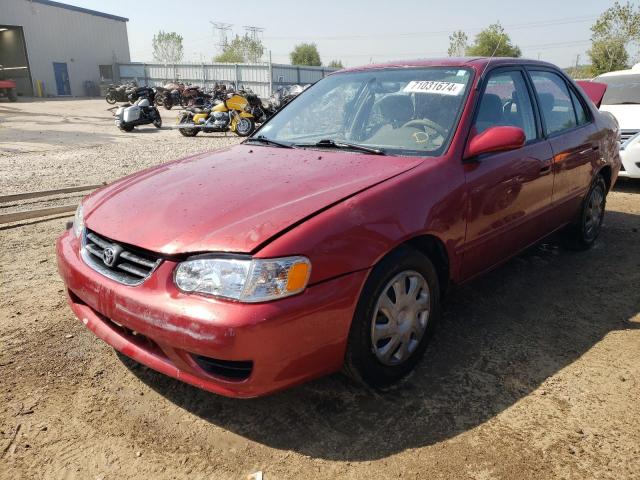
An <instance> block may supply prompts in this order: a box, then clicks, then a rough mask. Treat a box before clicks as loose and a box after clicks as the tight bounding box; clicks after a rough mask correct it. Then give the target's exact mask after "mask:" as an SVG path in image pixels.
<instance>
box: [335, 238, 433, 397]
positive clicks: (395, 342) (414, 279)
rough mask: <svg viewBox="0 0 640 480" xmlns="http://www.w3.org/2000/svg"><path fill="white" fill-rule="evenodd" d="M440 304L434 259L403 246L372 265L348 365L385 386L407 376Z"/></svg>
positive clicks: (351, 373) (355, 322) (346, 367)
mask: <svg viewBox="0 0 640 480" xmlns="http://www.w3.org/2000/svg"><path fill="white" fill-rule="evenodd" d="M439 308H440V287H439V284H438V275H437V274H436V270H435V268H434V266H433V264H432V263H431V261H430V260H429V259H428V258H427V257H426V256H424V255H423V254H421V253H420V252H418V251H417V250H414V249H412V248H409V247H401V248H399V249H397V250H395V251H394V252H392V253H391V254H389V255H388V256H387V257H385V258H384V259H383V260H382V261H380V263H379V264H378V265H376V266H375V267H374V269H373V270H372V271H371V274H370V275H369V278H368V279H367V282H366V283H365V286H364V289H363V290H362V294H361V295H360V300H359V301H358V305H357V307H356V313H355V315H354V318H353V322H352V324H351V330H350V332H349V340H348V344H347V353H346V355H345V365H344V370H345V373H347V375H349V376H350V377H352V378H354V379H355V380H357V381H360V382H362V383H365V384H366V385H369V386H371V387H374V388H384V387H387V386H390V385H391V384H393V383H395V382H397V381H398V380H400V379H401V378H403V377H404V376H406V375H407V374H408V373H409V372H411V370H413V368H414V367H415V366H416V364H417V363H418V362H419V360H420V358H421V357H422V356H423V354H424V351H425V349H426V346H427V343H428V340H429V337H430V335H431V332H432V329H433V325H434V323H435V321H436V320H437V318H438V315H439Z"/></svg>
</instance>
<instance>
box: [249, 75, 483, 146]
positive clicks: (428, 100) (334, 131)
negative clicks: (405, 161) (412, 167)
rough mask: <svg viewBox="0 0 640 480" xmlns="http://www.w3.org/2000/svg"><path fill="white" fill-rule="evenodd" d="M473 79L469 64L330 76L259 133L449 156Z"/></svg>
mask: <svg viewBox="0 0 640 480" xmlns="http://www.w3.org/2000/svg"><path fill="white" fill-rule="evenodd" d="M470 80H471V71H470V70H469V69H467V68H444V67H431V68H393V69H376V70H367V71H361V72H351V73H338V74H334V75H330V76H329V77H327V78H325V79H323V80H321V81H320V82H318V83H316V84H315V85H313V86H312V87H310V88H309V89H308V90H307V91H305V92H304V93H302V94H301V95H300V97H299V98H297V99H296V100H295V101H294V102H292V103H290V104H289V105H287V106H286V107H285V108H284V109H283V110H282V111H281V112H280V113H278V115H276V116H275V117H273V118H272V119H271V120H270V121H269V122H268V123H267V124H265V125H264V126H263V127H262V128H261V129H260V131H259V133H258V134H257V136H260V137H262V138H263V139H266V140H272V141H277V142H280V143H286V144H288V145H292V146H297V147H303V148H341V149H345V150H353V151H362V152H363V153H366V150H367V149H369V150H371V149H375V150H377V151H378V152H377V153H386V154H396V155H421V156H435V155H441V154H442V153H443V152H444V151H445V150H446V148H447V146H448V144H449V141H450V139H451V137H452V135H453V132H454V131H455V128H456V125H457V122H458V118H459V116H460V111H461V109H462V106H463V104H464V99H465V98H466V93H467V91H468V87H469V84H470ZM265 144H266V143H265ZM359 147H366V148H359Z"/></svg>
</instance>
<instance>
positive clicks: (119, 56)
mask: <svg viewBox="0 0 640 480" xmlns="http://www.w3.org/2000/svg"><path fill="white" fill-rule="evenodd" d="M127 21H128V19H127V18H123V17H118V16H115V15H110V14H107V13H102V12H96V11H94V10H88V9H86V8H80V7H75V6H72V5H66V4H64V3H59V2H52V1H49V0H0V65H2V67H0V79H15V80H16V82H17V86H18V88H17V90H18V94H19V95H26V96H30V95H38V94H39V93H42V94H43V95H45V96H48V95H53V96H58V95H73V96H83V95H86V93H87V90H86V83H85V82H89V81H90V82H93V84H94V85H96V86H97V85H98V84H99V83H100V82H101V81H103V82H105V81H106V82H108V81H111V80H113V79H114V73H116V70H117V69H116V67H115V64H116V63H128V62H129V61H130V57H129V40H128V38H127Z"/></svg>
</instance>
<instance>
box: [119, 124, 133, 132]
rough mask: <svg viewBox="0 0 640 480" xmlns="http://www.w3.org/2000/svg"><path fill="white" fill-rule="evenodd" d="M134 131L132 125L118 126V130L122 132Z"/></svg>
mask: <svg viewBox="0 0 640 480" xmlns="http://www.w3.org/2000/svg"><path fill="white" fill-rule="evenodd" d="M133 129H134V126H133V125H122V126H120V130H122V131H123V132H132V131H133Z"/></svg>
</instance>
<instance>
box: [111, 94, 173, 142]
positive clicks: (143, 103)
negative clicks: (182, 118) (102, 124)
mask: <svg viewBox="0 0 640 480" xmlns="http://www.w3.org/2000/svg"><path fill="white" fill-rule="evenodd" d="M129 98H130V100H131V101H132V103H131V104H127V105H122V106H120V107H119V108H118V110H116V113H115V117H116V119H115V124H116V127H118V128H119V129H120V130H122V131H123V132H130V131H132V130H133V129H134V128H135V127H136V126H138V125H148V124H150V123H153V126H154V127H156V128H160V127H162V118H161V117H160V112H159V111H158V109H157V108H156V107H155V106H154V104H153V100H154V92H153V90H152V89H151V88H150V87H141V88H138V89H136V91H135V92H132V93H131V94H130V95H129ZM134 98H136V99H135V100H133V99H134Z"/></svg>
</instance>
